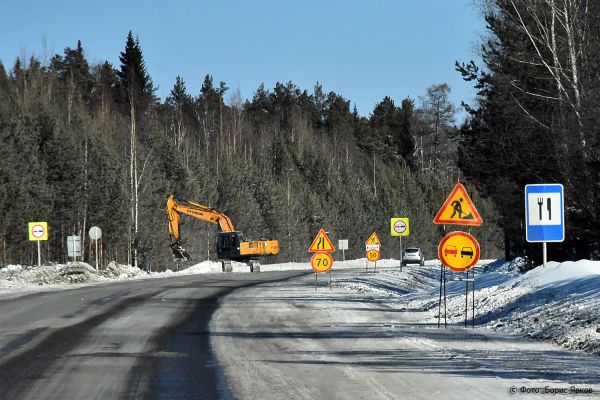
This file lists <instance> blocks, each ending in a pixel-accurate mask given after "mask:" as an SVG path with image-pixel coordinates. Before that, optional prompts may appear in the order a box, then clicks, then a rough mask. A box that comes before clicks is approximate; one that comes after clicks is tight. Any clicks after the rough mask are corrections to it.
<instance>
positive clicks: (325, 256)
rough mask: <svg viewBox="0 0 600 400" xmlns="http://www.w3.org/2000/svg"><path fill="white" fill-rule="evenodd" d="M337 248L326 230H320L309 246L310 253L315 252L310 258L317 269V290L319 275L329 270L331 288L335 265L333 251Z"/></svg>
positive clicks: (313, 267)
mask: <svg viewBox="0 0 600 400" xmlns="http://www.w3.org/2000/svg"><path fill="white" fill-rule="evenodd" d="M334 251H335V248H334V247H333V245H332V244H331V240H329V236H327V233H326V232H325V230H323V229H321V230H319V233H317V236H316V237H315V239H314V240H313V242H312V244H311V245H310V247H309V248H308V252H309V253H315V254H313V256H312V257H311V259H310V265H311V267H312V269H313V271H315V290H317V279H318V278H317V277H318V275H319V274H320V273H323V272H329V290H331V267H332V266H333V257H331V254H329V253H331V252H334Z"/></svg>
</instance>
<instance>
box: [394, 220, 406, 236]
mask: <svg viewBox="0 0 600 400" xmlns="http://www.w3.org/2000/svg"><path fill="white" fill-rule="evenodd" d="M394 230H395V231H396V232H398V233H404V231H405V230H406V223H405V222H404V221H396V223H395V224H394Z"/></svg>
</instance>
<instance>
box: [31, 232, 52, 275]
mask: <svg viewBox="0 0 600 400" xmlns="http://www.w3.org/2000/svg"><path fill="white" fill-rule="evenodd" d="M28 228H29V229H28V230H29V240H31V241H34V242H37V253H38V267H40V268H41V267H42V250H41V245H40V242H41V241H46V240H48V223H47V222H29V224H28Z"/></svg>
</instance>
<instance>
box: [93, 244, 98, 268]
mask: <svg viewBox="0 0 600 400" xmlns="http://www.w3.org/2000/svg"><path fill="white" fill-rule="evenodd" d="M94 242H96V271H98V239H96V240H94Z"/></svg>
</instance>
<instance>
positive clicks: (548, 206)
mask: <svg viewBox="0 0 600 400" xmlns="http://www.w3.org/2000/svg"><path fill="white" fill-rule="evenodd" d="M537 205H538V209H539V213H540V221H541V220H542V206H543V205H544V198H543V197H538V198H537ZM546 209H547V210H548V219H549V220H552V199H551V198H550V197H548V198H547V199H546Z"/></svg>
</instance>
